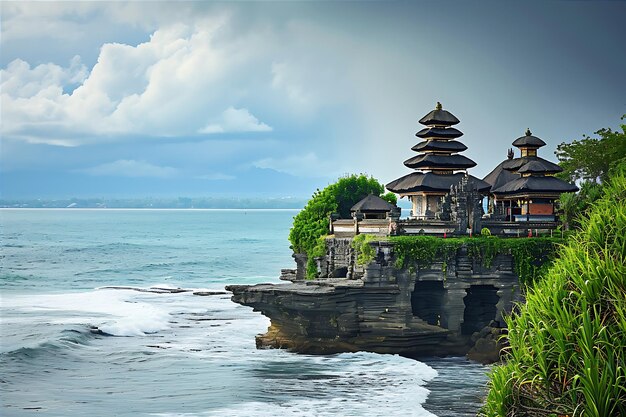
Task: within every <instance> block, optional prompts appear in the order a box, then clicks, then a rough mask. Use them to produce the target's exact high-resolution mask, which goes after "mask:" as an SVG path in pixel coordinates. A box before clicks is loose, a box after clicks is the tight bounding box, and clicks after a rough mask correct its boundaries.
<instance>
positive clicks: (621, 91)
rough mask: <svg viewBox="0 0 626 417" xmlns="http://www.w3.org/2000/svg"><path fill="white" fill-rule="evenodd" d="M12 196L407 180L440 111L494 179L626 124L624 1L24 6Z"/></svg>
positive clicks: (6, 93)
mask: <svg viewBox="0 0 626 417" xmlns="http://www.w3.org/2000/svg"><path fill="white" fill-rule="evenodd" d="M0 8H1V9H0V11H1V32H0V35H1V37H0V93H1V103H0V104H1V108H0V134H1V143H0V146H1V147H0V198H5V199H10V198H68V197H123V198H129V197H142V198H143V197H150V196H152V197H179V196H188V197H199V196H208V197H210V196H230V197H255V196H256V197H288V196H289V197H298V198H302V197H307V196H310V195H311V194H312V193H313V192H314V191H315V189H316V188H323V187H324V186H326V185H327V184H329V183H331V182H334V180H336V179H337V177H339V176H341V175H345V174H350V173H366V174H368V175H372V176H374V177H375V178H377V179H378V180H379V181H381V182H382V183H387V182H390V181H392V180H394V179H396V178H398V177H400V176H402V175H405V174H407V173H409V172H410V170H409V169H408V168H406V167H405V166H404V165H403V164H402V163H403V161H404V160H406V159H408V158H409V157H411V156H413V155H414V152H413V151H411V149H410V148H411V147H412V146H413V145H415V144H416V143H417V142H418V140H417V138H416V137H415V136H414V135H415V132H417V131H418V130H420V125H419V124H418V123H417V121H418V120H419V119H420V118H421V117H422V116H424V115H425V114H427V113H428V112H429V111H431V110H432V109H434V107H435V103H436V102H437V101H440V102H441V103H442V104H443V107H444V109H446V110H448V111H450V112H452V113H453V114H454V115H455V116H456V117H457V118H459V119H460V121H461V123H460V124H459V125H458V126H457V127H458V128H459V129H460V130H461V131H462V132H464V136H462V137H461V138H460V139H459V140H460V141H461V142H463V143H464V144H465V145H467V146H468V148H469V149H468V150H467V151H465V152H464V155H466V156H467V157H469V158H471V159H473V160H474V161H475V162H476V163H477V164H478V165H477V167H475V168H472V169H471V170H470V171H469V172H470V174H472V175H474V176H477V177H479V178H482V177H484V176H485V175H486V174H488V173H489V172H490V171H491V170H492V169H493V168H494V167H495V166H496V165H497V164H498V163H499V162H501V161H502V160H503V159H505V158H506V153H507V149H508V148H509V147H510V146H511V142H512V141H513V140H515V139H516V138H517V137H519V136H522V135H523V133H524V131H525V130H526V128H530V129H531V131H532V132H533V134H534V135H535V136H538V137H540V138H542V139H543V140H544V141H545V142H546V143H547V146H546V147H544V148H542V149H540V156H543V157H545V158H547V159H550V160H552V161H555V160H556V158H555V156H554V150H555V149H556V146H557V145H558V144H559V143H562V142H570V141H572V140H575V139H580V138H582V137H583V135H585V134H592V133H593V132H594V131H596V130H598V129H600V128H603V127H613V128H616V127H617V126H618V125H619V124H620V117H621V116H622V115H623V114H626V76H625V74H626V46H625V45H626V42H625V40H626V26H625V25H624V24H623V16H626V2H618V1H607V2H605V1H537V2H534V1H531V2H501V1H478V2H462V1H445V0H444V1H437V2H426V1H424V2H421V1H363V2H361V1H350V2H303V1H297V2H296V1H293V2H230V3H220V2H200V1H196V2H184V1H181V2H169V1H160V2H26V1H19V2H11V1H2V2H1V3H0Z"/></svg>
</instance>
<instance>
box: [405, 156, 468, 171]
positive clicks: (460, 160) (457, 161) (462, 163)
mask: <svg viewBox="0 0 626 417" xmlns="http://www.w3.org/2000/svg"><path fill="white" fill-rule="evenodd" d="M404 165H405V166H407V167H409V168H413V169H437V168H439V169H453V170H454V169H467V168H471V167H475V166H476V162H474V161H472V160H471V159H469V158H468V157H466V156H463V155H434V154H423V155H417V156H414V157H413V158H409V159H407V160H406V161H404Z"/></svg>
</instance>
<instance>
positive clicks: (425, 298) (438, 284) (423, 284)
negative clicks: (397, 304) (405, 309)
mask: <svg viewBox="0 0 626 417" xmlns="http://www.w3.org/2000/svg"><path fill="white" fill-rule="evenodd" d="M445 294H446V290H445V289H444V288H443V282H442V281H416V282H415V288H414V290H413V293H412V294H411V309H412V310H413V315H414V316H417V317H419V318H420V319H422V320H424V321H425V322H427V323H428V324H432V325H433V326H441V325H442V315H443V303H444V297H445Z"/></svg>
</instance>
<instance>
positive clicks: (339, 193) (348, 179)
mask: <svg viewBox="0 0 626 417" xmlns="http://www.w3.org/2000/svg"><path fill="white" fill-rule="evenodd" d="M384 191H385V188H384V187H383V185H382V184H380V183H379V182H378V181H377V180H376V179H374V178H372V177H368V176H366V175H363V174H361V175H350V176H345V177H342V178H339V180H338V181H337V182H335V183H334V184H330V185H329V186H327V187H326V188H324V189H323V190H321V191H320V190H319V189H318V190H317V191H315V193H314V194H313V196H312V197H311V199H310V200H309V201H308V202H307V204H306V206H305V207H304V209H303V210H301V211H300V212H299V213H298V214H297V215H296V216H295V217H294V220H293V227H292V228H291V230H290V231H289V241H290V242H291V247H292V249H293V250H294V252H297V253H306V254H307V256H308V265H307V275H308V277H313V276H314V275H315V273H316V272H317V271H316V268H315V260H314V258H315V256H323V255H324V252H323V248H324V246H323V244H322V243H320V237H322V236H325V235H327V234H328V230H329V224H328V222H329V216H330V215H331V214H332V213H338V214H339V215H340V216H341V217H343V218H349V217H350V209H351V208H352V206H353V205H355V204H356V203H357V202H359V201H360V200H361V199H363V198H364V197H366V196H367V195H369V194H375V195H380V194H382V193H383V192H384ZM394 197H395V196H394ZM387 198H390V197H387Z"/></svg>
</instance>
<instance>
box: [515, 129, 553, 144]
mask: <svg viewBox="0 0 626 417" xmlns="http://www.w3.org/2000/svg"><path fill="white" fill-rule="evenodd" d="M545 145H546V143H545V142H544V141H542V140H541V139H539V138H538V137H537V136H533V135H532V133H531V132H530V129H526V135H525V136H521V137H519V138H517V139H515V140H514V141H513V146H516V147H518V148H541V147H542V146H545Z"/></svg>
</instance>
